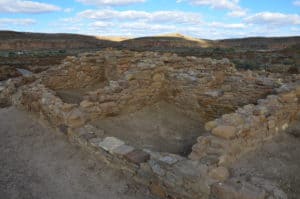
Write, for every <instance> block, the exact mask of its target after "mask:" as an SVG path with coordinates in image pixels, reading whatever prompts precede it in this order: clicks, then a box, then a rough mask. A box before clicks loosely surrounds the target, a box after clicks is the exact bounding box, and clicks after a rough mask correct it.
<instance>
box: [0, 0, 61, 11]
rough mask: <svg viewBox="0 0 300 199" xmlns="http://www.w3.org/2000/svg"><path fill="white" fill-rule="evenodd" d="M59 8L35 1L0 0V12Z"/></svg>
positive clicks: (57, 9)
mask: <svg viewBox="0 0 300 199" xmlns="http://www.w3.org/2000/svg"><path fill="white" fill-rule="evenodd" d="M59 10H61V8H60V7H58V6H55V5H51V4H47V3H40V2H36V1H23V0H16V1H12V0H0V13H1V12H3V13H45V12H53V11H59Z"/></svg>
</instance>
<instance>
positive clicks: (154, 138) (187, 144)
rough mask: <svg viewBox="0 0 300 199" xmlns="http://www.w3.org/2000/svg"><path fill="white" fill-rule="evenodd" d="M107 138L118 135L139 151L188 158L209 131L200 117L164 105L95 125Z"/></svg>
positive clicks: (160, 104)
mask: <svg viewBox="0 0 300 199" xmlns="http://www.w3.org/2000/svg"><path fill="white" fill-rule="evenodd" d="M93 125H95V126H97V127H99V128H101V129H103V130H104V131H105V134H107V136H115V137H118V138H120V139H122V140H125V141H127V142H128V143H129V144H131V145H133V146H135V147H138V148H148V149H153V150H155V151H162V152H170V153H177V154H181V155H187V154H189V153H190V150H191V147H192V145H194V144H195V142H196V139H197V137H199V136H200V135H201V134H203V133H204V132H205V130H204V127H203V124H202V123H201V121H200V120H198V119H196V118H191V117H189V116H187V115H186V114H184V113H182V112H181V111H180V110H178V109H177V108H176V107H175V106H173V105H171V104H168V103H166V102H160V103H157V104H154V105H152V106H148V107H145V108H143V109H141V110H139V111H137V112H134V113H129V114H125V115H119V116H115V117H110V118H105V119H102V120H98V121H95V122H93Z"/></svg>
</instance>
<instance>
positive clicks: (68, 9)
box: [64, 8, 74, 13]
mask: <svg viewBox="0 0 300 199" xmlns="http://www.w3.org/2000/svg"><path fill="white" fill-rule="evenodd" d="M73 10H74V9H73V8H65V9H64V12H65V13H70V12H73Z"/></svg>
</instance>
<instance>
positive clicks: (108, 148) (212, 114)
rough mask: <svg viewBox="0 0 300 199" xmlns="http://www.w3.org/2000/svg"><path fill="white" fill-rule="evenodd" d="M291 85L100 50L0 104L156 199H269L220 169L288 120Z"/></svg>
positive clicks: (293, 103)
mask: <svg viewBox="0 0 300 199" xmlns="http://www.w3.org/2000/svg"><path fill="white" fill-rule="evenodd" d="M299 80H300V76H299V75H290V76H282V75H280V74H270V73H266V72H253V71H238V70H236V69H235V67H234V65H233V64H232V63H231V62H230V61H229V60H228V59H222V60H213V59H210V58H196V57H180V56H177V55H176V54H171V53H165V54H160V53H155V52H134V51H126V50H122V51H121V50H114V49H105V50H102V51H99V52H96V53H85V54H81V55H79V56H77V57H67V58H66V59H65V60H64V61H63V63H62V64H61V65H59V66H57V67H53V68H50V69H48V70H46V71H44V72H42V73H39V74H33V75H31V76H26V77H18V78H14V79H10V80H8V81H7V82H6V83H5V84H4V86H2V87H1V91H0V104H2V105H3V104H13V105H15V106H18V107H20V108H23V109H26V110H27V111H30V112H33V113H35V115H37V116H38V117H39V118H40V119H41V120H43V121H47V122H48V123H50V124H51V125H52V126H53V127H55V128H56V129H57V130H58V131H60V132H62V133H64V134H66V135H67V136H68V137H69V138H70V140H71V141H72V142H74V143H76V144H79V145H80V146H82V147H83V148H84V149H87V150H89V151H90V152H92V153H94V154H95V156H97V157H98V158H100V159H102V160H104V161H106V162H107V163H109V164H110V165H111V166H113V167H115V168H117V169H121V170H123V171H124V172H125V173H127V174H128V175H131V176H132V178H133V179H135V180H136V181H137V182H139V183H142V184H144V185H145V186H148V187H149V189H150V190H151V192H152V193H154V194H156V195H159V196H160V197H162V198H164V197H165V198H187V199H196V198H197V199H200V198H201V199H206V198H214V197H215V198H219V199H227V198H231V199H237V198H247V199H248V198H249V199H252V198H253V199H254V198H272V197H273V198H276V194H275V191H274V190H272V189H271V190H270V189H267V188H265V187H264V186H258V185H255V184H249V183H248V182H247V183H248V184H247V186H242V187H241V185H236V184H233V183H232V180H231V176H230V173H229V170H228V167H229V166H230V165H231V164H233V163H234V162H235V161H236V160H237V159H238V158H240V157H241V156H243V155H244V154H246V153H247V152H249V151H251V150H254V149H256V148H258V147H259V146H260V145H262V144H263V143H264V142H265V141H266V140H268V139H270V138H272V137H274V136H276V135H277V134H279V133H281V132H283V131H284V130H285V129H286V128H287V127H288V126H289V125H290V123H291V122H292V121H294V120H296V118H297V116H298V115H299V110H300V104H299V97H300V86H299ZM245 183H246V182H245Z"/></svg>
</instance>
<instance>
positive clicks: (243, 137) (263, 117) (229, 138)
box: [189, 84, 300, 166]
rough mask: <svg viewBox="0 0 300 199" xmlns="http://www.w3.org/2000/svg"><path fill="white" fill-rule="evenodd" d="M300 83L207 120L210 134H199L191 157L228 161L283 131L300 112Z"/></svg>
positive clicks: (226, 163)
mask: <svg viewBox="0 0 300 199" xmlns="http://www.w3.org/2000/svg"><path fill="white" fill-rule="evenodd" d="M299 102H300V87H299V85H297V84H296V85H295V86H294V88H290V89H289V91H284V92H281V93H279V94H278V95H269V96H268V97H267V98H266V99H261V100H258V104H257V105H253V104H249V105H246V106H243V107H241V108H239V109H237V110H236V111H235V112H234V113H231V114H225V115H223V116H222V117H220V118H218V119H216V120H213V121H210V122H208V123H206V125H205V127H206V129H207V130H208V131H210V135H207V136H200V137H198V139H197V143H196V144H195V145H194V146H193V148H192V150H193V151H192V153H191V154H190V156H189V157H190V159H192V160H198V161H200V162H209V163H210V164H217V165H225V166H226V165H229V164H230V163H232V162H234V161H235V160H236V159H237V158H239V157H240V156H242V155H243V154H244V153H246V152H248V151H250V150H253V149H256V148H258V147H259V146H260V145H262V144H263V142H264V141H266V140H268V139H270V138H272V137H274V136H276V135H277V134H278V133H280V132H282V131H284V130H285V129H286V128H287V127H289V124H290V123H291V122H292V121H294V120H295V119H296V117H297V115H298V114H299V113H300V103H299Z"/></svg>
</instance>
